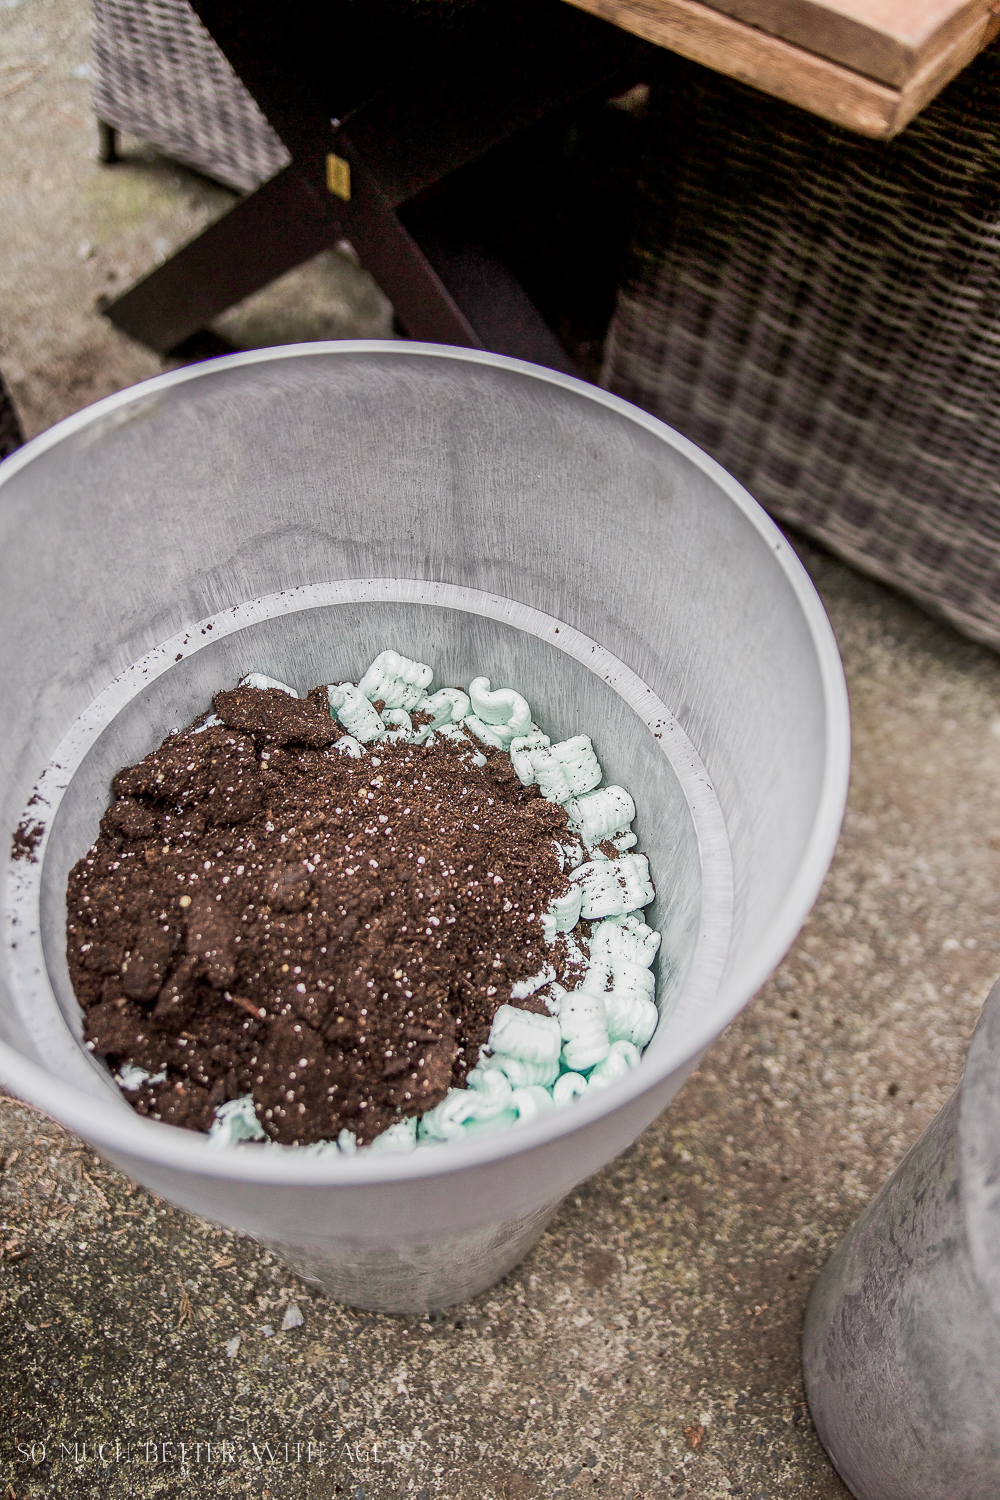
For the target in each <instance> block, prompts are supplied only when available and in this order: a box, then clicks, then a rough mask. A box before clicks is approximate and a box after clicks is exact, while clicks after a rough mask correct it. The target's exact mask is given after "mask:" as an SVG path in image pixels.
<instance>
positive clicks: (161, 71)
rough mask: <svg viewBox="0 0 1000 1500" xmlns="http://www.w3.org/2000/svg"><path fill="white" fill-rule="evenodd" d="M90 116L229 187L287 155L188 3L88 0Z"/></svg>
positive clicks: (264, 172)
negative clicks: (90, 14)
mask: <svg viewBox="0 0 1000 1500" xmlns="http://www.w3.org/2000/svg"><path fill="white" fill-rule="evenodd" d="M92 4H93V17H94V31H93V71H94V84H93V103H94V111H95V113H96V115H97V117H98V119H100V120H103V121H104V122H105V123H106V124H108V125H114V126H116V127H117V128H118V129H119V130H128V131H130V132H131V133H132V134H133V135H137V136H139V137H141V139H142V140H145V141H150V142H152V144H153V145H155V146H158V147H160V149H161V150H162V151H164V152H165V153H166V154H167V155H168V156H172V157H175V158H176V159H177V160H178V161H182V162H186V163H187V164H188V165H189V166H192V167H196V168H197V169H198V170H199V171H200V172H204V173H206V175H207V176H209V177H214V178H216V179H217V180H218V181H219V182H224V183H226V184H227V185H228V186H230V187H234V188H239V189H241V190H243V191H249V190H250V189H252V188H255V187H259V185H260V184H261V183H262V182H265V181H266V180H267V179H268V178H269V177H273V176H274V174H275V172H277V171H278V170H279V169H280V168H281V167H283V166H285V165H286V164H287V162H288V161H289V160H290V158H289V155H288V152H287V151H286V150H285V147H284V145H283V144H282V142H281V141H280V140H279V138H278V136H277V135H275V133H274V131H273V130H272V129H271V127H270V125H269V124H268V123H267V121H266V120H265V118H264V116H263V115H262V114H261V112H260V110H259V109H258V108H257V105H256V104H255V103H254V101H253V99H252V98H251V97H250V95H249V94H248V93H247V91H246V89H245V88H244V87H243V85H242V83H241V82H240V80H239V79H238V78H237V76H236V74H235V73H234V72H233V70H232V68H231V67H230V65H229V63H228V62H227V61H226V59H225V57H224V56H223V55H222V53H221V52H220V51H219V48H218V47H217V46H216V44H215V42H214V41H213V40H212V38H211V36H210V35H209V33H208V31H207V30H206V29H205V27H204V26H203V25H202V23H201V21H199V19H198V17H197V16H196V15H195V13H194V11H193V10H192V9H191V7H190V5H188V4H187V0H92Z"/></svg>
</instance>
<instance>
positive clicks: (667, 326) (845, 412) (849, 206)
mask: <svg viewBox="0 0 1000 1500" xmlns="http://www.w3.org/2000/svg"><path fill="white" fill-rule="evenodd" d="M653 110H654V117H653V121H652V134H651V140H652V143H653V145H652V150H651V151H650V155H649V158H648V160H647V163H646V166H645V169H644V181H643V183H642V185H641V191H640V202H639V209H638V222H637V230H636V237H635V245H634V255H633V261H632V265H631V268H630V272H629V275H628V277H627V279H626V283H625V285H624V287H623V290H622V291H621V293H620V296H619V301H618V307H617V310H616V313H615V316H614V319H613V322H612V327H611V330H610V334H609V339H608V343H607V346H606V356H605V367H604V372H603V383H604V384H605V385H606V386H607V387H609V388H610V389H611V390H613V391H616V392H617V393H618V394H619V395H622V396H625V397H627V398H628V399H629V400H631V401H634V402H636V403H637V404H638V405H640V406H643V407H645V408H646V409H647V410H649V411H651V412H654V413H655V414H656V415H657V416H659V417H662V418H663V419H664V420H665V421H666V422H668V423H670V424H671V425H672V426H674V427H677V428H679V429H680V431H681V432H683V433H685V434H686V435H687V436H688V437H690V438H692V439H693V440H694V441H695V442H696V443H698V444H699V445H700V446H702V447H703V448H706V449H707V450H708V451H709V452H710V453H712V454H713V455H714V456H715V457H716V458H717V459H718V460H719V461H720V463H722V464H724V465H725V467H726V468H727V469H729V470H730V471H731V472H732V473H733V474H735V475H737V476H738V477H739V478H740V479H741V480H742V481H743V483H744V484H746V486H747V487H748V488H749V490H750V491H751V493H752V494H753V495H755V496H756V498H757V499H758V500H759V501H760V502H761V504H763V505H764V506H765V507H766V508H767V509H768V510H769V511H771V512H772V513H773V514H774V515H775V516H776V517H778V518H779V519H781V520H785V521H788V522H790V523H792V524H793V525H794V526H796V527H799V528H800V529H801V530H803V531H805V532H806V533H809V534H811V535H813V536H815V537H817V538H819V539H820V540H822V541H823V542H825V543H826V544H827V545H829V546H830V547H831V549H833V550H834V551H836V552H838V553H839V554H841V555H842V556H843V557H845V558H847V559H849V560H850V561H851V562H853V563H855V564H856V565H857V566H858V567H859V568H861V569H863V570H864V571H866V572H868V573H871V574H873V575H875V576H876V577H877V578H880V579H882V580H884V581H886V582H888V583H891V584H894V585H896V586H898V587H899V588H900V589H902V590H904V591H905V592H907V593H908V594H910V595H911V596H912V597H913V598H915V599H917V600H918V601H919V602H920V603H921V604H923V605H924V606H925V607H926V608H928V609H929V610H931V611H933V612H935V613H937V614H939V615H943V616H945V617H946V618H947V619H948V620H950V621H951V622H952V623H953V624H955V625H956V626H957V627H958V628H959V629H960V630H962V631H964V632H965V633H966V634H968V635H970V636H972V637H973V638H974V639H976V640H979V641H984V642H987V643H988V644H989V645H991V646H994V647H1000V50H998V49H996V48H993V49H991V50H990V51H988V52H986V53H984V54H983V55H982V56H981V57H979V58H978V59H977V61H976V62H975V63H973V64H972V65H971V66H970V67H969V68H968V69H967V70H966V72H965V73H963V74H962V75H961V76H960V77H959V78H958V79H957V80H956V81H955V82H954V83H953V84H952V85H951V86H950V87H949V88H948V89H947V90H946V91H945V93H944V94H942V95H941V96H940V97H939V98H938V99H937V100H936V101H935V102H934V104H932V105H931V106H930V107H929V108H928V109H927V110H926V111H925V113H924V114H922V115H920V116H919V117H918V118H917V119H916V120H915V121H914V122H913V123H912V124H911V125H910V126H909V128H908V129H907V130H906V131H904V133H903V134H902V135H900V136H899V137H897V138H896V139H895V140H893V141H890V142H887V143H873V142H869V141H863V140H860V139H858V138H857V137H855V136H852V135H849V134H848V133H847V132H846V131H843V130H840V129H839V128H837V127H836V126H832V125H827V124H823V123H821V122H820V121H818V120H816V119H813V118H812V117H811V116H808V115H806V114H804V113H802V112H801V111H799V110H797V109H795V108H793V107H791V106H789V105H785V104H781V103H778V102H777V101H774V100H771V99H767V98H765V97H764V96H763V95H761V94H759V93H757V92H755V91H754V90H752V89H750V88H747V87H744V86H743V85H741V84H737V83H732V82H730V81H728V80H726V79H723V78H721V77H719V76H717V75H715V74H713V73H709V72H707V71H705V70H704V69H701V68H698V67H696V66H694V65H692V64H688V63H683V62H681V61H680V60H677V61H676V62H671V63H670V64H669V65H668V67H667V71H666V73H665V75H664V77H663V78H662V79H661V80H660V81H659V82H658V84H657V86H656V87H655V89H654V99H653Z"/></svg>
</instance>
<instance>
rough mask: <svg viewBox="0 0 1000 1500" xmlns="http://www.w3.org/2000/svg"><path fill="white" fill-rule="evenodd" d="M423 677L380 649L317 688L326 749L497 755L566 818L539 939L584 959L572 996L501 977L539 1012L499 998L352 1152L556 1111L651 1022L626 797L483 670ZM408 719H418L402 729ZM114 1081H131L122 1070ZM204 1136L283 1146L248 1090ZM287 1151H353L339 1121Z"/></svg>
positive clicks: (628, 1052)
mask: <svg viewBox="0 0 1000 1500" xmlns="http://www.w3.org/2000/svg"><path fill="white" fill-rule="evenodd" d="M432 677H433V673H432V669H431V668H430V667H429V666H427V665H426V664H425V663H422V662H417V661H413V660H411V659H410V658H409V657H405V656H402V655H400V654H399V653H397V652H395V651H391V650H387V651H382V652H380V654H379V655H378V656H377V657H376V658H375V660H374V661H373V662H372V664H371V666H370V667H369V668H368V670H367V671H366V672H365V673H364V675H363V676H362V678H361V680H360V682H359V683H358V684H357V685H355V684H354V683H351V682H341V683H334V684H331V685H330V686H329V687H328V689H327V691H328V694H329V699H330V713H331V716H332V717H333V718H335V719H336V720H338V721H339V723H340V724H341V725H342V727H343V728H344V729H345V730H346V731H347V734H346V735H344V736H343V737H342V738H341V739H339V740H338V741H337V742H336V743H335V745H334V746H333V747H332V748H333V749H335V750H336V751H337V753H338V754H342V755H349V756H352V757H354V758H358V757H362V756H365V755H368V754H369V753H370V752H369V748H368V747H369V746H371V747H373V748H375V749H377V746H378V744H379V742H380V741H383V740H386V739H388V740H402V741H407V742H409V743H411V744H416V745H420V744H429V743H433V740H434V737H435V736H436V735H442V736H446V737H448V738H452V739H455V740H458V741H460V742H464V743H465V744H466V745H467V746H468V750H467V751H466V752H463V753H467V754H469V755H470V757H471V759H472V760H473V761H474V763H475V764H477V765H482V764H485V762H486V757H485V755H483V754H482V752H481V751H480V750H478V749H477V748H476V741H479V743H480V744H482V745H484V746H486V747H487V748H492V749H494V750H503V751H506V752H507V753H508V754H509V755H510V760H511V765H512V767H513V769H514V771H515V773H516V775H517V777H518V779H519V780H520V782H521V784H522V786H525V787H528V786H531V785H532V784H535V785H537V786H538V788H539V791H540V792H541V794H542V796H543V797H545V798H546V799H547V800H548V801H550V802H554V803H557V804H561V805H563V806H564V807H565V809H566V813H567V815H568V817H569V819H570V825H571V834H573V835H575V837H570V838H569V839H566V840H565V841H563V842H559V841H558V840H556V841H555V842H556V846H557V849H558V851H559V859H560V867H561V868H562V869H563V870H564V872H565V873H566V874H567V878H568V881H569V890H568V891H567V892H565V893H564V894H562V895H561V896H558V897H557V898H556V899H555V900H554V901H553V902H552V905H551V906H550V908H549V910H548V911H547V912H545V913H543V914H542V918H541V920H542V924H543V928H544V932H545V936H546V939H547V941H548V942H549V943H550V944H551V943H554V942H556V941H557V940H562V941H565V942H567V943H569V944H570V945H571V949H570V951H573V952H575V953H577V954H579V955H581V958H582V959H583V960H584V961H585V962H586V965H587V967H586V970H585V973H584V977H583V979H582V982H581V983H580V984H579V985H578V986H577V988H576V989H574V990H566V989H564V988H563V987H562V986H561V985H559V984H558V983H555V982H554V981H555V973H556V970H555V969H554V968H552V967H551V966H546V968H544V969H543V970H542V972H541V973H539V974H535V975H529V976H525V977H524V978H523V979H520V980H518V981H516V982H514V983H513V984H512V985H511V998H512V999H525V998H527V997H528V996H529V995H532V994H539V993H540V994H541V997H542V998H543V999H544V1000H545V1001H546V1003H547V1005H548V1007H549V1009H550V1011H551V1012H553V1014H551V1015H539V1014H536V1013H535V1012H532V1011H528V1010H523V1009H521V1008H519V1007H518V1006H516V1005H508V1004H501V1005H500V1006H499V1007H498V1009H497V1011H496V1014H495V1015H494V1017H493V1022H492V1026H491V1030H490V1035H489V1039H488V1042H487V1043H486V1045H485V1046H484V1047H483V1048H482V1051H481V1055H480V1058H479V1061H478V1063H477V1064H476V1066H475V1067H473V1068H472V1069H471V1070H470V1071H469V1073H468V1075H467V1078H466V1086H465V1088H461V1089H459V1088H452V1089H450V1090H449V1092H448V1093H447V1095H446V1096H445V1098H444V1099H443V1100H442V1101H441V1102H440V1103H439V1104H437V1105H436V1106H435V1107H434V1108H433V1109H430V1110H427V1111H426V1112H425V1113H424V1114H423V1115H422V1116H420V1117H419V1118H418V1117H416V1116H411V1117H407V1118H401V1119H400V1120H399V1121H398V1122H397V1123H395V1124H393V1125H391V1126H389V1128H388V1129H387V1130H385V1131H383V1133H382V1134H381V1135H380V1136H378V1137H376V1139H375V1140H373V1141H372V1142H371V1144H370V1146H369V1147H363V1148H360V1149H362V1150H371V1151H374V1152H400V1153H405V1152H410V1151H413V1150H415V1149H417V1147H419V1146H425V1145H427V1146H429V1145H435V1144H442V1143H444V1142H447V1141H456V1140H461V1139H465V1138H467V1137H473V1136H479V1135H483V1134H488V1133H493V1132H496V1131H503V1130H508V1129H510V1128H512V1127H513V1126H514V1125H516V1124H517V1123H518V1122H519V1121H527V1120H533V1119H539V1118H541V1117H542V1116H543V1115H545V1114H547V1113H549V1112H551V1111H552V1110H553V1109H561V1108H564V1107H566V1106H569V1105H571V1104H572V1103H573V1101H574V1100H575V1099H578V1098H581V1097H582V1096H584V1095H585V1094H588V1093H590V1092H591V1091H592V1090H594V1089H602V1088H608V1087H610V1086H611V1085H612V1084H613V1083H615V1082H616V1081H617V1080H618V1079H620V1078H623V1077H625V1076H626V1074H627V1073H628V1072H630V1070H631V1069H632V1068H634V1067H636V1066H637V1065H638V1062H639V1060H640V1056H641V1051H640V1049H641V1048H642V1047H644V1046H645V1045H646V1044H647V1043H648V1042H649V1040H650V1038H651V1037H652V1035H653V1032H654V1030H655V1028H656V1025H657V1023H658V1021H659V1013H658V1010H657V1007H656V1003H655V989H656V985H655V979H654V977H653V975H652V973H651V972H650V969H649V966H650V964H651V963H652V962H653V959H654V958H655V956H656V953H657V950H658V948H659V946H660V934H659V933H658V932H656V931H655V930H654V929H653V928H651V927H648V926H647V925H646V923H645V922H643V921H642V919H641V917H640V916H638V915H637V913H638V912H639V911H640V910H641V908H642V907H644V906H647V905H648V904H649V903H650V902H651V901H652V900H653V899H654V895H655V892H654V889H653V885H652V882H651V880H650V876H649V862H648V860H647V858H646V856H645V855H643V854H627V853H625V852H624V851H625V850H628V849H631V848H632V847H633V846H634V844H635V843H636V835H635V833H634V832H632V829H631V823H632V820H633V819H634V817H635V803H634V802H633V800H632V797H631V796H630V795H629V793H628V792H627V791H626V790H625V788H624V787H620V786H607V787H600V782H601V779H602V774H603V773H602V770H601V765H600V762H599V761H598V758H597V755H596V754H595V752H594V747H593V744H592V742H591V740H590V737H589V736H588V735H584V734H580V735H574V736H573V737H572V738H570V739H566V740H562V741H559V742H557V743H555V744H553V743H552V741H551V740H550V738H549V736H548V735H546V734H545V733H543V731H542V730H541V729H540V728H539V726H538V725H537V724H535V723H534V722H533V721H532V718H531V708H530V705H529V703H528V701H527V699H525V698H524V697H522V696H521V694H520V693H518V692H516V691H515V690H514V689H513V688H509V687H500V688H497V689H492V688H491V684H490V679H489V678H487V677H476V678H474V679H473V680H472V682H471V683H470V684H469V689H468V692H464V691H463V690H462V689H461V688H453V687H443V688H438V689H437V690H436V691H434V692H428V691H427V690H428V688H429V687H430V685H431V681H432ZM241 686H243V687H254V688H279V689H280V690H281V691H282V692H286V693H288V694H290V695H291V696H292V697H297V696H298V695H297V694H296V693H295V691H294V689H292V688H290V687H287V686H286V685H285V684H284V683H281V682H278V681H277V680H276V679H274V678H271V677H266V676H264V675H262V674H260V673H250V674H249V675H248V676H247V677H245V678H244V679H243V680H242V682H241ZM376 703H379V704H380V706H381V711H380V710H379V709H376V707H375V704H376ZM414 716H418V718H419V722H417V723H414ZM194 732H197V731H194ZM470 736H471V738H470ZM609 841H610V842H611V843H612V844H613V845H614V846H615V848H616V850H617V851H618V853H617V857H615V856H614V854H613V855H612V857H610V858H609V857H608V856H607V851H606V850H602V849H601V848H599V846H600V845H602V844H607V843H608V842H609ZM585 850H586V854H585ZM581 918H582V919H583V920H584V921H585V922H591V923H595V924H596V925H595V926H594V927H593V929H592V930H591V931H590V933H589V938H588V936H587V935H586V933H584V932H582V930H581V931H578V928H579V924H580V921H581ZM581 944H582V946H581ZM119 1082H120V1083H121V1084H122V1086H123V1087H130V1086H134V1080H133V1077H132V1075H131V1074H129V1075H127V1077H126V1076H125V1074H124V1070H123V1076H121V1077H120V1078H119ZM209 1137H210V1139H211V1141H212V1143H213V1145H216V1146H234V1145H237V1144H239V1143H246V1142H256V1143H258V1144H261V1145H262V1146H263V1147H264V1148H265V1149H268V1150H287V1149H290V1148H288V1147H284V1146H278V1145H276V1144H275V1143H273V1142H270V1141H267V1140H266V1139H265V1138H264V1132H263V1130H262V1128H261V1126H260V1123H259V1121H258V1120H257V1118H256V1115H255V1113H254V1106H253V1100H252V1098H251V1097H250V1096H249V1095H247V1096H246V1097H244V1098H240V1099H235V1100H231V1101H230V1102H229V1103H227V1104H223V1105H220V1106H219V1108H218V1109H217V1110H216V1117H215V1122H214V1123H213V1125H212V1128H211V1130H210V1132H209ZM296 1149H298V1150H305V1151H306V1152H308V1153H310V1154H324V1153H339V1154H347V1155H353V1154H354V1153H355V1152H356V1151H357V1150H358V1149H359V1148H358V1146H357V1142H356V1139H355V1137H354V1135H353V1133H352V1132H351V1131H349V1130H346V1129H345V1130H342V1131H341V1132H340V1136H339V1137H338V1139H337V1140H336V1141H324V1142H320V1143H318V1144H317V1145H315V1146H310V1147H298V1148H296Z"/></svg>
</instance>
